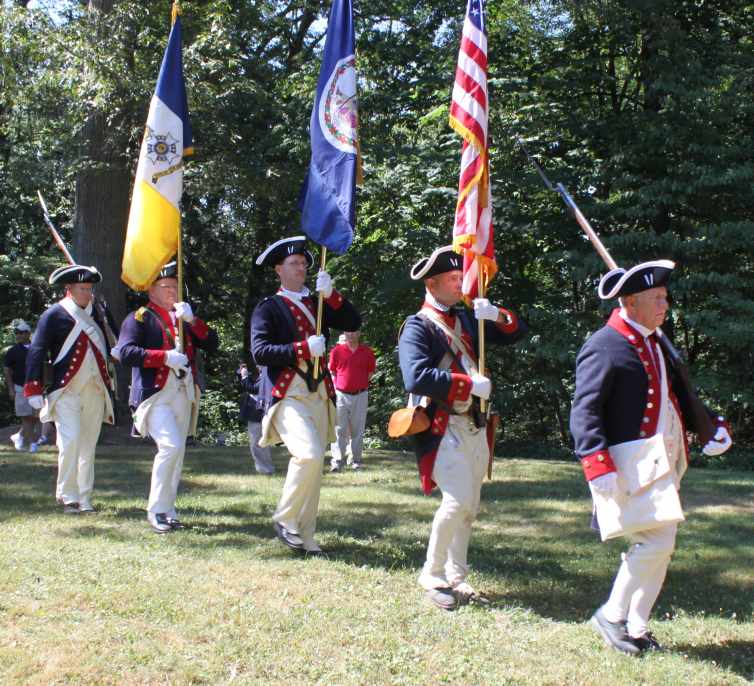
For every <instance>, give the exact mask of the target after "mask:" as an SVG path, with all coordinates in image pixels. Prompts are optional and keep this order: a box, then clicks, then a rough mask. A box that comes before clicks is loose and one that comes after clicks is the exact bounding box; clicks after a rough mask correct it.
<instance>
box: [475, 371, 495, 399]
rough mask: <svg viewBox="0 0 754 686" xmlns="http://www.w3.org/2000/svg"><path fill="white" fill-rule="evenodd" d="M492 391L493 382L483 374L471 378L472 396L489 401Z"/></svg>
mask: <svg viewBox="0 0 754 686" xmlns="http://www.w3.org/2000/svg"><path fill="white" fill-rule="evenodd" d="M491 391H492V382H491V381H490V380H489V379H488V378H487V377H486V376H482V375H481V374H474V376H472V377H471V395H475V396H477V397H478V398H481V399H482V400H487V399H488V398H489V397H490V392H491Z"/></svg>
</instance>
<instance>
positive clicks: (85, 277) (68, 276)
mask: <svg viewBox="0 0 754 686" xmlns="http://www.w3.org/2000/svg"><path fill="white" fill-rule="evenodd" d="M48 281H49V283H50V285H52V286H55V285H57V284H67V283H99V282H100V281H102V274H100V273H99V271H98V270H97V267H85V266H84V265H83V264H67V265H65V267H58V268H57V269H56V270H55V271H54V272H53V273H52V274H50V278H49V279H48Z"/></svg>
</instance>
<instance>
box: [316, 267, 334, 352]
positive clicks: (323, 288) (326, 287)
mask: <svg viewBox="0 0 754 686" xmlns="http://www.w3.org/2000/svg"><path fill="white" fill-rule="evenodd" d="M316 290H317V293H322V295H324V296H325V298H329V297H330V296H331V295H332V278H331V277H330V275H329V274H328V273H327V272H323V271H319V272H317V288H316ZM323 352H324V350H323Z"/></svg>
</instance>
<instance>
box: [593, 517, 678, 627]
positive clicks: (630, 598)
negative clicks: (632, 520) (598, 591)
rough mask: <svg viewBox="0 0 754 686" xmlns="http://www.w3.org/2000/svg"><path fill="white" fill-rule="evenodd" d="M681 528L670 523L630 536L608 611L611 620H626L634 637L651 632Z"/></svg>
mask: <svg viewBox="0 0 754 686" xmlns="http://www.w3.org/2000/svg"><path fill="white" fill-rule="evenodd" d="M677 530H678V525H677V524H669V525H668V526H664V527H661V528H659V529H651V530H650V531H643V532H641V533H638V534H634V535H632V536H631V537H630V540H631V543H632V545H631V547H630V548H629V549H628V552H626V553H624V554H623V563H622V564H621V566H620V569H619V570H618V574H617V576H616V577H615V581H614V583H613V590H612V592H611V593H610V598H609V600H608V601H607V603H606V604H605V606H604V612H605V617H607V619H608V620H609V621H611V622H619V621H623V620H626V622H627V624H628V633H629V634H630V635H631V636H635V637H638V636H642V635H644V634H645V633H646V632H647V627H648V623H649V615H650V613H651V612H652V608H653V607H654V604H655V601H656V600H657V596H658V595H660V589H662V584H663V582H664V581H665V574H666V573H667V571H668V565H669V564H670V557H671V556H672V554H673V550H674V549H675V537H676V531H677Z"/></svg>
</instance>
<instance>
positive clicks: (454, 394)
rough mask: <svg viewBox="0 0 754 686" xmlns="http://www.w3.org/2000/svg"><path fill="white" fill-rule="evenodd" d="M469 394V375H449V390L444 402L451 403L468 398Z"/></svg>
mask: <svg viewBox="0 0 754 686" xmlns="http://www.w3.org/2000/svg"><path fill="white" fill-rule="evenodd" d="M470 395H471V377H470V376H466V374H451V375H450V391H449V392H448V397H447V399H446V402H448V403H452V402H454V401H456V400H468V399H469V396H470Z"/></svg>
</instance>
